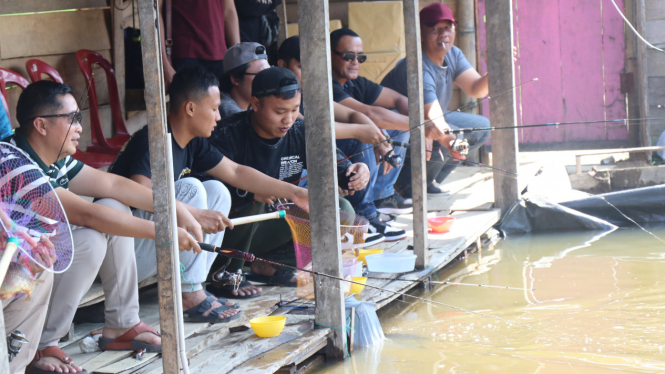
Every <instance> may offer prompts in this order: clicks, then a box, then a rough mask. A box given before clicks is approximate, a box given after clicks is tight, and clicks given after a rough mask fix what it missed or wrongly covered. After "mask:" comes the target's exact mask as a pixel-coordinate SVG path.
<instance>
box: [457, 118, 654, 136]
mask: <svg viewBox="0 0 665 374" xmlns="http://www.w3.org/2000/svg"><path fill="white" fill-rule="evenodd" d="M657 120H658V121H665V117H652V118H619V119H609V120H599V121H573V122H549V123H538V124H533V125H521V126H499V127H477V128H471V129H455V130H452V129H451V130H444V131H445V132H446V134H453V135H463V134H470V133H472V132H478V131H494V130H511V129H528V128H534V127H553V126H554V127H555V128H558V127H559V126H566V125H589V124H594V123H616V122H624V123H627V122H647V121H657Z"/></svg>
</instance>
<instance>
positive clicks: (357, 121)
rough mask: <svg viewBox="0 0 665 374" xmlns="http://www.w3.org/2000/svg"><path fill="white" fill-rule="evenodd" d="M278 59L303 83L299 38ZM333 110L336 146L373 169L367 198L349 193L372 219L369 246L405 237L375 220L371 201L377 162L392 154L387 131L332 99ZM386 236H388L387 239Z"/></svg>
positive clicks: (355, 205)
mask: <svg viewBox="0 0 665 374" xmlns="http://www.w3.org/2000/svg"><path fill="white" fill-rule="evenodd" d="M278 54H279V60H278V61H277V64H278V65H279V66H281V67H284V68H287V69H289V70H291V71H292V72H293V73H294V74H295V75H296V77H298V81H299V82H302V76H301V65H300V37H299V36H297V35H296V36H292V37H290V38H288V39H286V40H285V41H284V42H283V43H282V45H281V46H280V47H279V52H278ZM333 110H334V115H335V139H336V140H337V146H338V147H339V148H340V150H342V152H344V153H346V154H349V155H354V156H353V157H352V158H351V161H352V162H363V163H365V164H367V165H368V167H369V169H370V173H371V174H370V179H369V185H368V190H367V192H366V193H365V196H364V197H361V195H357V196H350V197H348V198H347V199H348V200H349V202H350V203H351V205H352V206H353V208H354V209H355V212H356V213H357V214H358V215H361V216H363V217H366V218H368V219H370V220H372V221H373V223H374V224H373V225H372V226H371V227H372V229H371V231H370V234H369V236H368V238H367V241H366V244H367V245H374V244H377V243H379V242H381V241H383V240H385V241H396V240H400V239H404V238H405V237H406V231H404V230H402V229H398V228H394V227H392V226H389V225H384V224H383V222H380V221H379V220H378V219H375V217H376V216H377V214H376V207H375V206H374V203H373V202H372V201H373V200H374V199H373V198H372V197H371V195H372V190H373V189H374V184H375V183H376V180H377V174H378V172H379V168H378V164H379V163H378V162H377V160H380V159H381V158H382V157H383V156H386V155H389V154H391V152H392V151H393V149H392V147H391V146H390V145H389V144H388V143H384V141H385V140H386V135H385V133H384V132H383V131H382V130H381V129H379V128H378V127H377V126H376V125H375V124H374V122H372V120H371V119H369V117H367V116H366V115H364V114H362V113H360V112H358V111H355V110H353V109H351V108H349V107H347V106H344V105H342V104H339V103H336V102H333ZM300 113H301V115H300V116H299V117H301V118H303V117H302V114H304V111H303V106H302V96H301V104H300ZM372 144H378V146H376V147H374V148H369V147H368V145H372ZM383 165H384V166H386V167H385V171H386V172H388V171H389V170H390V169H391V168H392V165H391V164H389V163H387V162H385V163H384V164H383ZM384 238H385V239H384Z"/></svg>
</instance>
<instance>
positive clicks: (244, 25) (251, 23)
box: [235, 0, 282, 43]
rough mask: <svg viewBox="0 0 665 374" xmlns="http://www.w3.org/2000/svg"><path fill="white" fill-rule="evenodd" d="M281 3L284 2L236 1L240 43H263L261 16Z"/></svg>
mask: <svg viewBox="0 0 665 374" xmlns="http://www.w3.org/2000/svg"><path fill="white" fill-rule="evenodd" d="M281 3H282V0H235V5H236V12H237V13H238V23H239V25H238V26H239V29H240V41H242V42H256V43H261V16H262V15H264V14H268V13H270V12H272V11H273V10H275V8H276V7H277V5H279V4H281Z"/></svg>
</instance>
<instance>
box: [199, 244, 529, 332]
mask: <svg viewBox="0 0 665 374" xmlns="http://www.w3.org/2000/svg"><path fill="white" fill-rule="evenodd" d="M199 246H200V247H201V249H202V250H204V251H208V252H213V253H217V254H221V255H223V256H226V257H229V260H230V259H231V258H235V259H238V260H243V261H248V262H253V261H260V262H264V263H266V264H270V265H274V266H278V267H283V268H287V269H291V270H297V271H303V272H306V273H309V274H312V275H318V276H321V277H327V278H331V279H335V280H338V281H343V282H348V283H353V284H358V285H361V286H364V287H368V288H373V289H376V290H379V291H387V292H390V293H393V294H395V295H400V296H405V297H410V298H413V299H416V300H419V301H421V302H426V303H431V304H434V305H441V306H445V307H448V308H452V309H456V310H460V311H463V312H465V313H470V314H476V315H479V316H482V317H487V318H493V319H496V320H499V321H503V322H506V323H508V324H509V325H512V324H514V325H519V326H523V327H526V328H528V329H531V330H533V327H531V326H529V325H526V324H523V323H519V322H513V321H509V320H507V319H504V318H501V317H496V316H492V315H489V314H485V313H481V312H476V311H473V310H469V309H465V308H460V307H457V306H454V305H450V304H446V303H442V302H439V301H434V300H428V299H425V298H422V297H419V296H414V295H410V294H408V293H405V292H399V291H393V290H388V289H385V288H382V287H376V286H372V285H369V284H364V283H360V282H356V281H353V280H349V279H344V278H342V277H337V276H334V275H329V274H324V273H321V272H319V271H314V270H307V269H302V268H299V267H295V266H291V265H287V264H282V263H280V262H275V261H270V260H266V259H264V258H260V257H256V256H254V255H253V254H252V253H248V252H243V251H239V250H237V249H230V248H219V247H216V246H213V245H212V244H206V243H199ZM217 274H219V272H218V273H216V274H215V275H217ZM215 275H213V280H216V281H225V280H226V279H217V278H216V277H215Z"/></svg>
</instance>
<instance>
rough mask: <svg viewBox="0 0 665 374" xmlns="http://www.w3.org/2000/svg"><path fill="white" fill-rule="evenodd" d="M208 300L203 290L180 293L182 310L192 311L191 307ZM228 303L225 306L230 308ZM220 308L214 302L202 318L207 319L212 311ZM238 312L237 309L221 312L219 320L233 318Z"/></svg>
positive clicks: (218, 304) (216, 302)
mask: <svg viewBox="0 0 665 374" xmlns="http://www.w3.org/2000/svg"><path fill="white" fill-rule="evenodd" d="M206 298H208V295H206V294H205V292H203V290H198V291H196V292H183V293H182V309H183V310H187V309H192V308H193V307H195V306H197V305H199V304H201V303H202V302H204V301H205V299H206ZM229 304H230V303H229V302H227V303H226V306H230V305H229ZM231 305H233V304H231ZM220 306H222V304H220V303H219V302H218V301H215V302H213V303H212V306H211V307H210V309H208V310H206V312H205V313H203V316H204V317H207V316H209V315H210V312H212V311H213V310H214V309H216V308H219V307H220ZM238 312H239V310H238V309H227V310H225V311H223V312H222V313H220V314H219V318H227V317H231V316H234V315H236V314H238Z"/></svg>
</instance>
